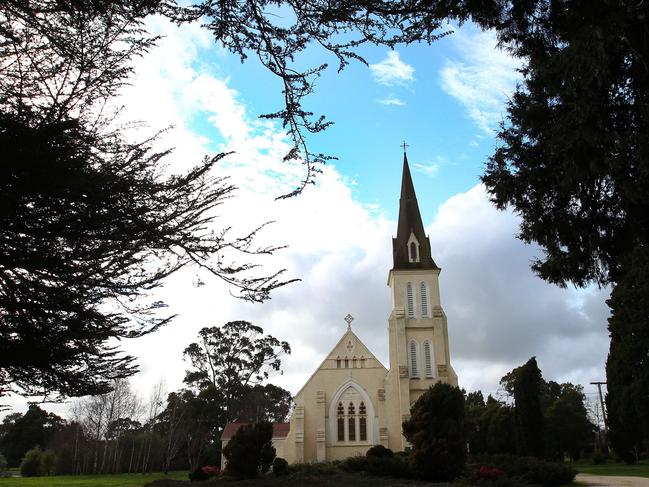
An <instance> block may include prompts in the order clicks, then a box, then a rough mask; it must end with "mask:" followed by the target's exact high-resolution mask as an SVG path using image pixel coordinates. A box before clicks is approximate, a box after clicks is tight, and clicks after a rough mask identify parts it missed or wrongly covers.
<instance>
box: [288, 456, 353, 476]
mask: <svg viewBox="0 0 649 487" xmlns="http://www.w3.org/2000/svg"><path fill="white" fill-rule="evenodd" d="M344 463H345V462H344V461H340V460H334V461H333V462H318V463H296V464H293V465H290V466H289V467H288V471H289V473H291V472H292V473H299V474H305V475H314V476H321V475H334V474H336V473H339V472H340V470H341V468H342V467H343V465H344Z"/></svg>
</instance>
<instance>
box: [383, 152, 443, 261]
mask: <svg viewBox="0 0 649 487" xmlns="http://www.w3.org/2000/svg"><path fill="white" fill-rule="evenodd" d="M411 234H414V235H415V238H416V239H417V241H418V242H419V262H410V259H409V258H408V240H409V239H410V235H411ZM392 259H393V264H392V268H393V269H439V267H437V264H435V261H434V260H433V258H432V257H431V254H430V240H428V237H427V236H426V233H425V232H424V224H423V223H422V221H421V213H420V212H419V204H418V203H417V195H416V194H415V186H414V184H412V176H411V175H410V167H409V166H408V157H407V156H406V154H405V152H404V154H403V174H402V177H401V197H400V198H399V223H398V225H397V237H396V238H393V239H392Z"/></svg>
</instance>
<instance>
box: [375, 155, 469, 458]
mask: <svg viewBox="0 0 649 487" xmlns="http://www.w3.org/2000/svg"><path fill="white" fill-rule="evenodd" d="M392 258H393V265H392V269H391V270H390V272H389V275H388V286H390V288H391V290H392V312H391V314H390V318H389V326H388V333H389V342H390V345H389V346H390V371H389V372H388V378H387V384H386V393H388V397H389V398H390V403H391V404H390V410H391V413H390V415H391V417H392V418H394V421H393V423H392V424H391V425H390V426H389V433H390V441H389V442H390V445H391V448H394V447H399V446H401V448H403V447H405V446H406V445H405V439H404V438H403V436H402V435H401V422H402V421H404V420H405V419H407V418H408V417H410V406H411V405H412V404H413V403H414V402H415V401H416V400H417V398H419V396H420V395H421V394H422V393H423V392H424V391H425V390H427V389H428V388H429V387H431V386H432V385H434V384H435V383H436V382H445V383H448V384H451V385H454V386H457V375H456V374H455V371H454V370H453V367H452V366H451V362H450V357H449V347H448V329H447V324H446V314H445V313H444V310H443V309H442V306H441V302H440V293H439V274H440V272H441V269H440V268H439V267H438V266H437V264H435V261H434V260H433V258H432V256H431V250H430V240H429V239H428V236H427V235H426V234H425V232H424V225H423V223H422V220H421V214H420V212H419V205H418V203H417V196H416V194H415V188H414V185H413V183H412V176H411V175H410V167H409V166H408V158H407V155H406V153H405V148H404V154H403V174H402V179H401V197H400V199H399V223H398V226H397V236H396V237H395V238H393V239H392ZM393 445H394V446H393Z"/></svg>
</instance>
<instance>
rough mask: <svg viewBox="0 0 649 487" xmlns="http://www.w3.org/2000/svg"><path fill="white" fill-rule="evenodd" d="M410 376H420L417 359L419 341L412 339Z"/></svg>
mask: <svg viewBox="0 0 649 487" xmlns="http://www.w3.org/2000/svg"><path fill="white" fill-rule="evenodd" d="M409 352H410V377H419V367H418V361H417V343H416V342H415V341H414V340H412V341H411V342H410V350H409Z"/></svg>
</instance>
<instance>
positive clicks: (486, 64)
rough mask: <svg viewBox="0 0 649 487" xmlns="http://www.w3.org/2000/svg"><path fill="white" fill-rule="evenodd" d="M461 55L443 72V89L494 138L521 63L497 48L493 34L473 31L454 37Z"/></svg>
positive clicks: (454, 35) (459, 31)
mask: <svg viewBox="0 0 649 487" xmlns="http://www.w3.org/2000/svg"><path fill="white" fill-rule="evenodd" d="M450 39H451V40H452V41H453V42H454V44H455V46H456V48H457V51H458V53H459V55H460V60H459V61H452V60H448V61H447V62H446V64H445V65H444V67H443V68H442V70H441V73H440V76H441V85H442V89H443V90H444V91H445V92H446V93H448V94H449V95H451V96H452V97H454V98H456V99H457V100H458V101H459V102H460V103H461V104H462V105H463V106H464V108H465V110H466V111H467V114H468V115H469V117H470V118H471V119H472V120H473V121H474V122H475V123H476V124H477V125H478V126H479V127H480V128H481V129H482V130H483V131H484V132H486V133H488V134H489V135H491V134H493V131H494V129H496V128H497V126H498V123H499V122H500V121H501V120H502V119H503V118H504V114H505V103H506V101H507V98H508V96H509V95H510V94H511V93H512V92H513V91H514V89H515V87H516V82H517V80H519V79H520V75H519V73H518V72H517V71H516V69H517V68H518V67H520V60H518V59H515V58H512V57H511V56H510V55H509V54H507V53H506V52H504V51H502V50H500V49H497V48H496V36H495V34H494V33H493V32H491V31H486V32H482V31H477V30H475V29H471V28H469V27H467V28H464V29H459V30H457V31H455V33H453V35H452V36H450Z"/></svg>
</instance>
